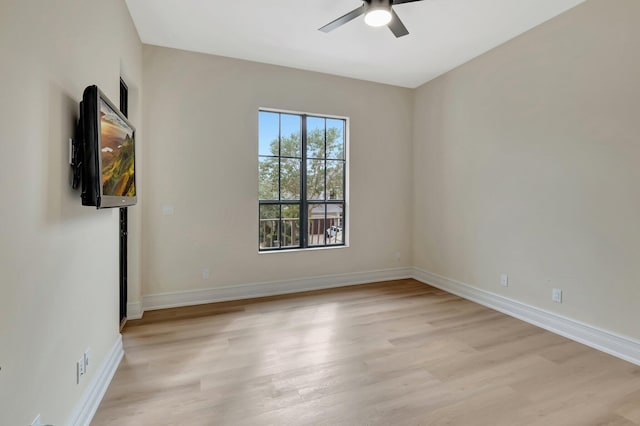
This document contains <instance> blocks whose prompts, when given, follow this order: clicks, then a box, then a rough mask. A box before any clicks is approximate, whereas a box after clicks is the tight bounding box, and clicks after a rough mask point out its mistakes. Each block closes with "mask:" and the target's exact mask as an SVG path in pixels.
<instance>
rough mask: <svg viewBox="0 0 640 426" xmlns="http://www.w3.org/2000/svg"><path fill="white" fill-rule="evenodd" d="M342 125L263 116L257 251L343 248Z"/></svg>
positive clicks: (265, 113)
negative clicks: (258, 249)
mask: <svg viewBox="0 0 640 426" xmlns="http://www.w3.org/2000/svg"><path fill="white" fill-rule="evenodd" d="M346 132H347V126H346V120H345V119H342V118H333V117H321V116H314V115H306V114H293V113H284V112H276V111H266V110H261V111H260V112H259V122H258V187H259V212H258V214H259V229H258V234H259V235H258V240H259V241H258V242H259V248H260V250H261V251H265V250H281V249H294V248H311V247H328V246H341V245H344V244H345V235H346V233H345V232H346V229H345V223H346V221H345V218H346V199H345V197H346V186H345V181H346V149H345V147H346Z"/></svg>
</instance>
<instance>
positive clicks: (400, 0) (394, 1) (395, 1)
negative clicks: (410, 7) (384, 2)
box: [393, 0, 422, 4]
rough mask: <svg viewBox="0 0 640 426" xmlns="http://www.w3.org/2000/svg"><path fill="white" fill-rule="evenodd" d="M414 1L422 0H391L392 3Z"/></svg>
mask: <svg viewBox="0 0 640 426" xmlns="http://www.w3.org/2000/svg"><path fill="white" fill-rule="evenodd" d="M414 1H422V0H393V4H402V3H413V2H414Z"/></svg>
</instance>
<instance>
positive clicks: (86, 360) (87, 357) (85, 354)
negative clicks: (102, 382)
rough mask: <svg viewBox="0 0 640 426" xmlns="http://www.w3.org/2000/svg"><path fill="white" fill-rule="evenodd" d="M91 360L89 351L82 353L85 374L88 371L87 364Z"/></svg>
mask: <svg viewBox="0 0 640 426" xmlns="http://www.w3.org/2000/svg"><path fill="white" fill-rule="evenodd" d="M90 360H91V349H87V350H86V352H85V353H84V373H85V374H86V373H87V372H88V371H89V364H90Z"/></svg>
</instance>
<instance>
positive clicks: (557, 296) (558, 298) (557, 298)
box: [551, 288, 562, 303]
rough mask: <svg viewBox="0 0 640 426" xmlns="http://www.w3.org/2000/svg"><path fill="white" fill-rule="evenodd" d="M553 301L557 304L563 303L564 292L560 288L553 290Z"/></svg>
mask: <svg viewBox="0 0 640 426" xmlns="http://www.w3.org/2000/svg"><path fill="white" fill-rule="evenodd" d="M551 300H553V301H554V302H556V303H562V290H561V289H559V288H554V289H553V290H551Z"/></svg>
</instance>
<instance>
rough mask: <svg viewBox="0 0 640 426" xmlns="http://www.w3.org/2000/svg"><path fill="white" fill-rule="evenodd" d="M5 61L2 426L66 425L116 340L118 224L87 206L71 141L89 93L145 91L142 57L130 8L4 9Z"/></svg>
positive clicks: (0, 209) (49, 5)
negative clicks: (77, 184)
mask: <svg viewBox="0 0 640 426" xmlns="http://www.w3.org/2000/svg"><path fill="white" fill-rule="evenodd" d="M0 57H1V58H2V59H1V60H0V76H2V77H1V78H0V138H1V140H0V147H1V152H2V155H1V156H0V182H2V186H1V189H0V199H1V200H2V201H1V203H0V232H1V239H0V292H1V293H0V367H1V370H0V424H2V425H27V424H30V422H31V421H32V420H33V419H34V418H35V416H36V415H37V414H39V413H40V414H42V421H43V423H46V424H49V423H52V424H56V425H64V424H66V423H67V421H68V417H69V415H70V414H71V412H72V410H73V407H74V406H75V405H76V403H77V402H78V400H79V398H80V395H81V394H82V392H83V390H84V389H85V387H86V385H87V384H88V383H89V382H90V381H91V380H93V379H94V377H95V373H96V370H97V368H98V367H99V366H100V364H101V363H102V362H103V360H104V358H105V355H106V354H107V352H108V351H109V350H110V349H111V348H112V346H113V344H114V342H115V341H116V338H117V336H118V232H117V230H118V220H117V215H118V212H117V211H116V210H106V211H96V210H95V209H94V208H90V207H82V206H81V202H80V194H79V192H77V191H72V190H71V188H70V185H69V177H70V176H69V172H70V171H69V166H68V163H67V156H68V149H67V140H68V138H69V137H70V136H72V134H73V127H74V121H75V120H76V119H77V116H78V102H79V100H80V98H81V97H82V92H83V89H84V87H85V86H87V85H90V84H97V85H99V86H100V87H101V88H102V89H103V90H104V91H105V93H106V94H107V96H109V97H110V98H111V99H112V100H113V101H114V102H116V103H117V102H118V99H119V91H118V87H119V86H118V78H119V76H120V72H121V70H122V71H125V73H126V76H127V78H128V80H129V84H130V85H131V86H132V87H133V88H134V89H135V90H136V91H138V92H139V91H140V90H141V87H142V86H141V81H142V80H141V77H142V76H141V74H142V46H141V44H140V42H139V39H138V36H137V33H136V31H135V28H134V27H133V24H132V22H131V19H130V17H129V14H128V11H127V8H126V6H125V4H124V1H98V0H91V1H88V0H82V1H71V0H60V1H55V2H49V1H24V0H20V1H18V0H15V1H8V0H4V1H2V2H1V4H0ZM131 112H132V119H133V122H134V124H135V125H136V126H137V127H142V126H141V124H142V123H141V121H140V105H139V103H138V105H132V111H131ZM136 209H139V207H135V208H133V210H136ZM133 214H134V216H135V213H133ZM132 238H133V239H134V240H136V239H137V238H139V235H134V236H133V237H132ZM134 242H135V241H134ZM137 244H138V245H139V243H137ZM138 257H139V256H138ZM133 281H135V278H134V279H133ZM87 348H90V349H91V352H92V366H91V368H90V371H89V374H88V376H85V378H84V379H83V381H82V383H81V384H80V385H76V383H75V368H76V367H75V361H76V360H77V359H79V358H80V357H81V356H82V354H83V352H84V351H85V350H86V349H87Z"/></svg>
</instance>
